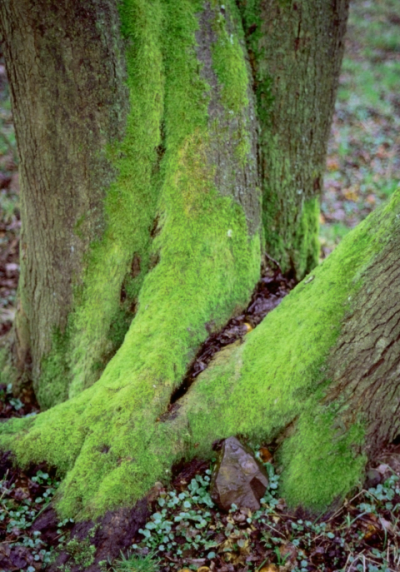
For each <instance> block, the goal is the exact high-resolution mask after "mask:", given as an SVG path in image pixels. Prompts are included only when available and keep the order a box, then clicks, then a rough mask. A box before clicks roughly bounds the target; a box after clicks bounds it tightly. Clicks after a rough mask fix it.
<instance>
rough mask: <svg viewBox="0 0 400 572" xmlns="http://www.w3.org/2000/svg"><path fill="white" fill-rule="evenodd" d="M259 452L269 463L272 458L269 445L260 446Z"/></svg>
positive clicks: (263, 459)
mask: <svg viewBox="0 0 400 572" xmlns="http://www.w3.org/2000/svg"><path fill="white" fill-rule="evenodd" d="M259 453H260V459H261V460H262V462H263V463H269V462H270V460H271V459H272V454H271V453H270V451H269V450H268V449H267V447H260V451H259Z"/></svg>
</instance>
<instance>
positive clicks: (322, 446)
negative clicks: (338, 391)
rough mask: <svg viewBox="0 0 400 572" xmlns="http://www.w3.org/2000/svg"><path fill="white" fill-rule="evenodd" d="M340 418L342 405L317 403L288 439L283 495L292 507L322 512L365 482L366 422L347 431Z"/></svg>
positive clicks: (283, 456) (283, 458)
mask: <svg viewBox="0 0 400 572" xmlns="http://www.w3.org/2000/svg"><path fill="white" fill-rule="evenodd" d="M339 419H340V409H339V408H338V407H335V406H331V407H330V408H329V407H323V406H317V405H315V406H314V407H311V408H310V409H309V410H307V411H305V412H304V413H303V414H302V415H301V416H300V418H299V420H298V422H297V424H296V429H295V434H294V435H293V436H292V437H291V438H289V439H286V440H285V441H284V443H283V446H282V450H281V453H280V459H279V460H280V463H281V466H282V469H283V474H284V479H283V482H282V489H281V494H282V495H283V496H284V498H287V499H289V500H290V504H291V505H292V506H299V505H300V506H304V507H307V508H308V509H311V510H314V511H321V510H324V509H326V507H327V506H329V505H330V504H331V503H332V502H333V501H334V500H339V501H341V500H342V499H343V497H344V496H345V495H346V494H347V493H348V492H349V491H351V490H352V489H353V488H354V487H355V486H357V485H358V484H361V482H362V480H363V479H362V474H363V471H364V468H365V464H366V461H367V458H366V456H365V455H363V454H362V453H361V452H362V447H363V444H364V431H363V426H362V423H359V424H354V425H353V426H351V427H350V428H348V429H347V430H343V428H342V427H340V426H339V423H335V422H337V421H338V420H339Z"/></svg>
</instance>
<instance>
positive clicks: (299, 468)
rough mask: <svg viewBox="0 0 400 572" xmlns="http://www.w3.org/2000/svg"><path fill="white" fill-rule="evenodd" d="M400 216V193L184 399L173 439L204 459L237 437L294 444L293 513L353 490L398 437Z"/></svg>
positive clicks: (283, 452)
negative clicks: (219, 442)
mask: <svg viewBox="0 0 400 572" xmlns="http://www.w3.org/2000/svg"><path fill="white" fill-rule="evenodd" d="M399 217H400V193H399V194H398V195H397V196H395V197H394V198H393V199H392V201H391V203H390V204H389V205H388V206H387V207H386V208H385V209H383V210H380V211H378V212H374V213H373V214H372V215H371V216H370V217H369V218H368V219H367V220H366V221H365V222H364V223H362V224H361V225H360V226H359V227H357V228H356V229H355V230H354V231H353V232H352V233H350V234H349V236H348V237H346V239H345V240H343V242H342V243H341V244H340V246H339V247H338V248H337V249H336V250H335V251H334V253H333V254H332V255H331V256H330V257H329V258H328V259H327V260H326V261H325V262H324V263H323V264H322V265H321V266H320V267H318V268H317V269H316V270H315V272H314V273H313V274H312V275H310V276H309V277H308V278H306V279H305V280H304V281H303V282H302V283H300V284H299V285H298V286H297V288H295V290H294V291H293V292H292V293H291V294H290V295H289V296H288V297H287V298H285V299H284V300H283V302H282V304H281V305H280V306H279V307H278V308H277V309H276V310H274V311H273V312H272V313H271V314H269V315H268V316H267V318H266V319H265V320H264V321H263V322H262V324H261V325H260V326H259V327H258V328H257V329H256V330H255V331H254V332H252V333H250V334H248V336H246V343H244V344H242V345H238V346H237V347H234V348H232V347H230V348H229V349H227V350H225V351H224V352H221V353H220V354H218V355H217V357H216V359H215V360H214V361H213V362H212V363H211V365H210V366H209V368H208V369H207V370H206V371H205V372H204V373H203V374H202V375H201V376H200V377H199V378H198V381H196V383H195V384H194V386H193V387H192V388H191V390H190V391H189V392H188V394H187V395H186V396H184V397H183V398H182V400H181V401H180V406H181V408H180V410H179V413H180V415H179V416H178V418H177V419H176V420H172V421H171V422H170V431H171V432H172V433H174V431H175V430H178V428H180V429H179V430H180V431H181V439H182V440H183V441H184V440H185V438H186V440H187V441H188V442H189V443H191V444H194V443H196V444H199V445H198V447H197V448H196V453H197V454H199V453H200V454H205V455H207V454H209V451H210V447H211V443H212V442H213V441H214V440H215V439H218V438H223V437H227V436H230V435H235V434H236V435H237V434H242V435H246V436H249V437H252V438H256V439H257V440H258V441H260V440H262V439H266V440H272V439H275V438H277V437H279V436H281V437H287V438H285V439H284V440H283V445H282V447H281V448H280V462H281V464H282V468H283V475H282V483H283V485H282V488H283V490H282V493H283V494H284V495H285V496H286V497H287V500H288V502H289V503H290V504H292V505H297V504H303V505H305V506H306V507H308V508H312V509H321V508H325V507H326V506H327V505H328V504H329V503H330V502H332V501H333V500H334V499H335V497H340V496H343V495H344V494H345V493H346V492H348V491H349V490H350V489H351V488H352V487H353V486H354V485H355V484H356V483H357V482H358V480H359V478H360V477H361V475H362V469H363V467H364V465H365V461H366V454H373V453H374V451H375V450H376V446H378V447H379V446H381V445H382V444H383V443H384V442H385V440H386V441H388V440H389V441H390V440H391V439H393V438H394V437H395V436H396V435H397V434H398V433H399V432H400V421H399V418H398V413H397V412H398V403H399V398H400V383H399V374H398V371H399V369H398V364H399V357H398V356H399V345H400V343H399V341H398V336H399V330H400V325H399V324H398V314H399V310H400V303H399V300H398V296H397V292H398V288H399V287H400V269H399V264H398V252H399V248H400V245H399V239H398V226H399V222H398V221H399ZM382 277H383V279H382ZM387 285H390V286H389V287H391V288H393V289H394V290H393V292H392V291H390V290H388V289H387ZM174 427H175V428H176V429H174ZM185 432H186V437H185Z"/></svg>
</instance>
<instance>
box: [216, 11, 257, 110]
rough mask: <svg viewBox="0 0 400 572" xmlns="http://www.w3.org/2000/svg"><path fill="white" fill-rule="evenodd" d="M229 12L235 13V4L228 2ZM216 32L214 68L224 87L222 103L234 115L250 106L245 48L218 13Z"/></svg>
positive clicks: (222, 16)
mask: <svg viewBox="0 0 400 572" xmlns="http://www.w3.org/2000/svg"><path fill="white" fill-rule="evenodd" d="M227 5H229V8H230V10H229V12H228V14H230V13H231V12H235V11H236V6H235V5H234V2H232V1H231V0H228V2H227ZM214 30H215V33H216V35H217V41H216V42H215V43H214V44H213V45H212V58H213V68H214V70H215V73H216V75H217V77H218V80H219V82H220V83H221V86H222V102H223V104H224V105H225V106H226V107H227V109H228V110H229V111H231V112H232V113H236V114H238V113H240V112H241V111H242V109H243V108H246V107H247V106H248V103H249V102H248V74H247V67H246V60H245V58H244V53H243V48H242V46H241V43H240V41H239V38H238V35H237V33H236V30H235V33H233V31H232V33H231V32H230V31H229V29H228V27H227V21H226V19H225V17H224V15H223V14H221V12H219V10H218V12H217V13H216V17H215V21H214Z"/></svg>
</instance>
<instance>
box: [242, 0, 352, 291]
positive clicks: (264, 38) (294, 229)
mask: <svg viewBox="0 0 400 572" xmlns="http://www.w3.org/2000/svg"><path fill="white" fill-rule="evenodd" d="M348 5H349V0H339V1H337V2H336V1H335V2H327V1H326V0H315V1H314V2H308V1H307V0H300V1H291V0H289V1H283V2H282V0H240V2H239V6H240V9H241V13H242V15H243V20H244V25H245V32H246V42H247V45H248V49H249V55H250V60H251V63H252V68H253V75H254V91H255V93H256V96H257V107H258V115H259V120H260V139H259V145H260V170H261V180H262V193H263V227H264V238H265V248H266V251H267V252H268V253H269V254H270V255H271V256H272V257H273V258H275V259H276V260H278V261H279V263H280V265H281V267H282V269H283V271H284V272H291V273H293V275H294V276H295V277H296V278H297V279H298V280H301V279H302V278H304V276H305V275H306V274H307V273H308V272H310V271H311V270H312V269H313V268H314V267H315V266H316V265H317V264H318V257H319V242H318V226H319V197H320V195H321V191H322V187H323V184H322V179H323V174H324V170H325V153H326V148H327V142H328V137H329V132H330V126H331V121H332V114H333V110H334V103H335V98H336V91H337V85H338V80H339V72H340V66H341V63H342V58H343V51H344V35H345V31H346V22H347V15H348Z"/></svg>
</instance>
